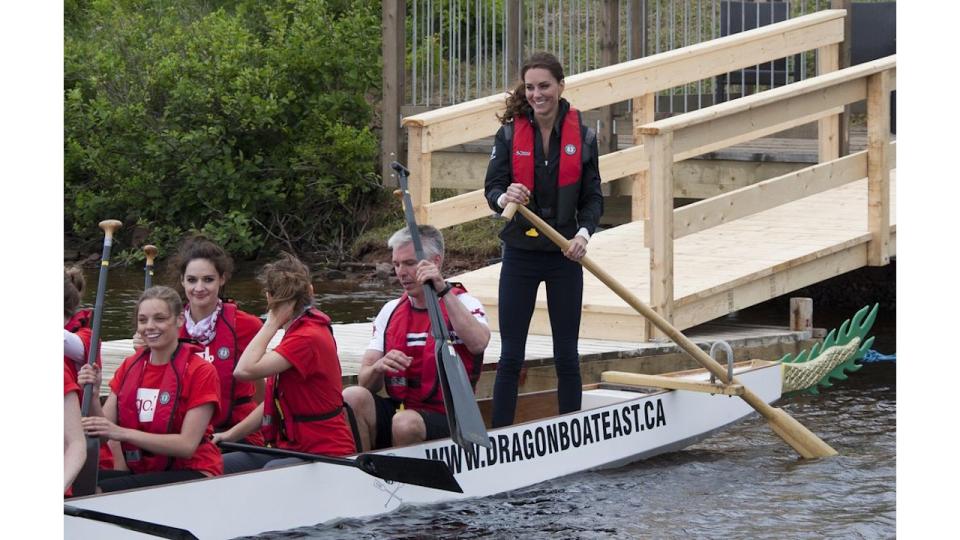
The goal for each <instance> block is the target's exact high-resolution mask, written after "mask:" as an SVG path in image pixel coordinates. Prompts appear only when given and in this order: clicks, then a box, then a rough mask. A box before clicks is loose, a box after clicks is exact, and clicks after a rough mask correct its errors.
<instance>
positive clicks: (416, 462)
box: [356, 454, 463, 493]
mask: <svg viewBox="0 0 960 540" xmlns="http://www.w3.org/2000/svg"><path fill="white" fill-rule="evenodd" d="M356 462H357V467H359V468H360V469H361V470H363V471H364V472H366V473H367V474H371V475H373V476H376V477H378V478H383V479H384V480H389V481H391V482H402V483H404V484H414V485H417V486H425V487H429V488H434V489H442V490H444V491H452V492H454V493H463V488H461V487H460V483H459V482H457V479H456V478H454V476H453V473H452V472H450V467H448V466H447V464H446V463H444V462H442V461H436V460H432V459H417V458H408V457H402V456H388V455H384V454H360V455H359V456H357V459H356Z"/></svg>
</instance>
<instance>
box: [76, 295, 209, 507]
mask: <svg viewBox="0 0 960 540" xmlns="http://www.w3.org/2000/svg"><path fill="white" fill-rule="evenodd" d="M136 321H137V332H138V333H139V334H140V335H141V336H143V340H144V341H145V342H146V347H144V348H142V349H140V350H138V351H137V352H135V353H134V354H133V355H131V356H129V357H128V358H126V359H125V360H124V361H123V363H122V364H121V365H120V367H119V368H117V371H116V373H115V374H114V376H113V380H111V381H110V390H111V392H110V396H109V397H108V398H107V401H106V402H105V403H104V404H103V407H100V399H99V398H98V396H97V393H98V392H97V389H98V388H99V387H100V384H99V383H100V381H99V380H98V379H99V378H100V377H99V371H98V370H96V369H95V368H93V367H91V366H90V365H84V366H83V368H81V370H80V376H79V384H80V385H81V386H82V385H84V384H87V383H93V388H94V399H93V400H91V405H92V406H91V408H90V416H87V417H86V418H83V419H82V420H81V422H82V424H83V429H84V431H85V432H86V433H87V435H89V436H91V437H103V438H105V439H110V440H113V441H117V442H119V443H120V445H121V447H122V448H123V452H122V454H121V456H122V458H123V459H122V460H121V461H120V463H119V465H120V469H121V470H108V471H103V470H101V471H100V481H99V483H98V488H99V490H101V491H118V490H121V489H130V488H136V487H143V486H152V485H158V484H167V483H171V482H179V481H183V480H193V479H197V478H203V477H206V476H216V475H220V474H223V459H222V458H221V456H220V451H219V450H218V449H217V447H216V446H214V445H213V443H212V442H210V438H211V436H212V435H213V425H212V424H211V420H212V419H213V418H214V416H215V415H216V413H217V409H218V408H219V407H220V383H219V381H218V380H217V372H216V369H214V367H213V366H211V365H210V364H209V363H208V362H206V361H205V360H204V359H203V358H201V357H200V356H199V355H198V354H197V353H198V352H200V349H199V347H197V346H196V345H193V344H190V343H181V342H180V340H179V336H180V327H182V326H183V324H184V317H183V310H182V307H181V303H180V295H179V294H177V291H175V290H173V289H171V288H169V287H163V286H159V287H151V288H149V289H147V290H146V291H144V292H143V294H142V295H141V296H140V300H139V301H138V302H137V310H136ZM124 469H125V470H124Z"/></svg>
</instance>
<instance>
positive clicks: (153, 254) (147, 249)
mask: <svg viewBox="0 0 960 540" xmlns="http://www.w3.org/2000/svg"><path fill="white" fill-rule="evenodd" d="M157 253H159V252H158V251H157V246H154V245H152V244H147V245H145V246H143V256H144V257H146V259H147V263H146V265H145V266H144V267H143V289H144V290H147V289H149V288H150V287H152V286H153V261H154V259H156V258H157Z"/></svg>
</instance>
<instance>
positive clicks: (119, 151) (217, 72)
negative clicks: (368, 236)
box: [64, 0, 381, 257]
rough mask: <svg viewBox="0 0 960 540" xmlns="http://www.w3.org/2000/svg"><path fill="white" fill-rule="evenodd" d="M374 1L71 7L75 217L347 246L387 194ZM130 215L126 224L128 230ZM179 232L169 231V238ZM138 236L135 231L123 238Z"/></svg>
mask: <svg viewBox="0 0 960 540" xmlns="http://www.w3.org/2000/svg"><path fill="white" fill-rule="evenodd" d="M378 10H379V5H378V4H377V3H371V2H365V1H362V0H354V1H341V2H325V1H322V0H298V1H280V2H263V3H261V2H255V1H234V2H209V1H208V2H204V1H201V0H193V1H188V0H172V1H165V2H154V1H150V0H128V1H124V2H115V1H91V2H82V1H79V0H74V1H72V2H68V3H67V4H65V36H64V37H65V46H64V73H65V89H64V92H65V94H64V95H65V102H64V130H65V133H64V145H65V149H64V174H65V185H64V196H65V201H64V208H65V210H66V212H65V227H66V229H67V231H72V232H73V233H74V234H76V235H77V236H78V237H80V238H81V239H82V240H96V239H98V238H99V231H98V230H97V229H96V227H95V224H96V223H97V222H99V221H100V220H102V219H105V218H107V217H110V218H116V219H121V220H122V221H123V222H124V223H125V224H128V225H130V224H134V223H138V224H140V225H141V226H142V227H143V228H146V229H148V230H149V231H150V234H149V235H148V237H147V241H148V242H150V243H154V244H157V245H158V246H160V247H161V248H172V244H170V245H166V246H164V245H161V243H160V240H159V239H156V238H155V237H161V238H163V239H164V241H165V242H166V241H170V242H175V241H176V240H177V239H178V237H175V236H173V235H171V233H176V232H179V233H183V232H186V231H190V230H201V231H204V232H207V233H208V234H210V235H211V236H213V237H214V238H216V239H217V240H219V241H221V242H222V243H223V244H224V245H225V247H227V249H229V250H230V251H231V252H232V253H233V255H234V256H235V257H249V256H255V255H257V254H259V252H260V251H261V250H262V249H264V248H266V249H267V250H268V251H273V250H275V249H278V248H283V249H292V250H294V251H297V252H306V251H310V252H319V253H321V254H328V255H333V256H336V255H337V254H338V253H339V251H340V246H342V244H343V241H342V239H343V237H344V236H352V235H355V234H357V233H358V232H359V230H360V229H362V227H363V226H364V224H363V223H362V222H360V221H358V218H361V219H362V217H363V216H364V211H363V208H365V207H366V206H369V205H370V204H372V203H373V202H374V201H376V200H377V197H379V196H380V195H381V194H380V190H379V181H378V180H379V175H378V172H377V170H378V167H379V157H378V148H379V141H378V139H377V136H376V134H375V133H374V132H373V131H372V130H371V129H370V127H369V126H370V124H371V122H372V121H373V118H374V109H373V106H372V105H371V103H373V102H374V101H375V100H377V99H379V84H380V69H381V68H380V60H379V55H380V40H379V25H380V19H379V11H378ZM131 229H132V228H131V227H126V228H125V229H123V230H122V231H121V235H123V234H131V233H130V232H129V231H130V230H131ZM171 236H173V237H171ZM128 239H129V238H128Z"/></svg>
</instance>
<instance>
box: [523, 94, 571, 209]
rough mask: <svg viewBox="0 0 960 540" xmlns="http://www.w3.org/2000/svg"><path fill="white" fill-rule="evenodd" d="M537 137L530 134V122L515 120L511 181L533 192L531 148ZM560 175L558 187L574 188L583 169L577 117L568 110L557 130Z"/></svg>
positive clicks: (531, 125) (526, 119) (529, 120)
mask: <svg viewBox="0 0 960 540" xmlns="http://www.w3.org/2000/svg"><path fill="white" fill-rule="evenodd" d="M535 141H536V137H535V136H534V133H533V120H532V119H529V118H519V117H518V118H517V119H516V120H515V121H514V122H513V154H512V159H511V163H512V166H513V180H514V181H515V182H519V183H521V184H523V185H524V186H526V187H527V189H529V190H530V191H531V192H533V190H534V186H533V184H534V180H533V176H534V175H533V172H534V163H533V156H534V153H533V151H534V148H533V145H534V144H535ZM560 145H561V148H560V172H559V175H558V178H557V187H564V186H568V185H570V184H576V183H577V182H579V181H580V173H581V170H582V169H583V162H582V161H581V159H582V158H583V153H582V152H583V140H582V139H581V137H580V114H579V112H578V111H577V110H576V109H574V108H573V107H570V110H569V111H567V114H566V116H564V117H563V124H562V125H561V128H560Z"/></svg>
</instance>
